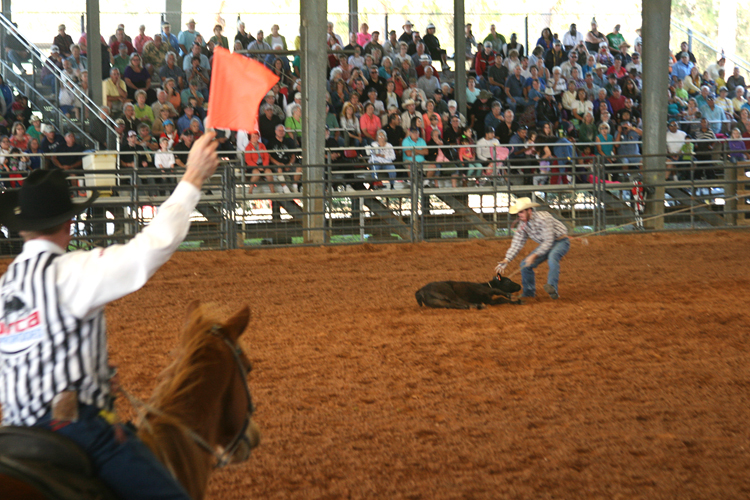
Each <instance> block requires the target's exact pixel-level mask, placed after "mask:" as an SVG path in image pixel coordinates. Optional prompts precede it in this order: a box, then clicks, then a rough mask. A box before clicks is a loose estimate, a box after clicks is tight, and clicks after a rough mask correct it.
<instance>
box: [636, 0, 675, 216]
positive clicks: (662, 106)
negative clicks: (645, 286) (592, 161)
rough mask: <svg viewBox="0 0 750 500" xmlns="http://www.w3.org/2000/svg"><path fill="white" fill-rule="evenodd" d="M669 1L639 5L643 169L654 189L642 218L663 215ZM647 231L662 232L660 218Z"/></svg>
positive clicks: (663, 0) (648, 182)
mask: <svg viewBox="0 0 750 500" xmlns="http://www.w3.org/2000/svg"><path fill="white" fill-rule="evenodd" d="M671 9H672V6H671V2H670V0H650V1H648V2H643V15H642V17H643V94H642V95H643V109H648V110H649V112H648V113H645V114H644V115H643V154H644V158H643V170H644V172H645V185H646V186H653V187H655V188H656V193H655V196H653V197H652V198H651V199H648V200H647V201H646V212H645V215H646V217H645V218H648V217H653V216H656V215H661V214H663V213H664V202H663V200H664V185H663V184H664V172H665V168H666V165H665V161H666V154H667V132H666V122H667V85H668V83H669V67H668V60H669V19H670V15H671ZM647 224H648V228H649V229H662V228H663V227H664V219H663V218H662V217H658V218H655V219H651V220H649V221H648V222H647Z"/></svg>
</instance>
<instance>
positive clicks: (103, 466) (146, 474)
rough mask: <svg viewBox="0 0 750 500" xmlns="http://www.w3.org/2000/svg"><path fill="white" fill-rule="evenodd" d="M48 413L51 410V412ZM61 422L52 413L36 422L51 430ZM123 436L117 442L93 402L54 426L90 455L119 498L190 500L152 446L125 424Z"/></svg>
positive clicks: (99, 472) (98, 471) (96, 468)
mask: <svg viewBox="0 0 750 500" xmlns="http://www.w3.org/2000/svg"><path fill="white" fill-rule="evenodd" d="M50 413H51V412H50ZM60 424H61V423H60V422H57V421H53V420H52V417H51V414H48V415H46V416H44V417H43V418H42V419H40V420H39V421H38V422H37V424H36V425H37V426H38V427H43V428H45V429H50V430H53V429H52V427H59V425H60ZM123 429H124V430H125V435H126V439H125V441H124V442H123V443H119V442H117V440H116V439H115V433H114V429H113V427H112V426H111V425H110V424H109V423H108V422H107V421H106V420H104V419H103V418H102V417H100V416H99V409H98V408H96V407H94V406H87V405H80V404H79V409H78V420H77V421H75V422H71V423H69V424H67V425H65V426H64V427H62V428H59V429H57V430H56V432H57V433H58V434H61V435H63V436H65V437H67V438H69V439H72V440H73V441H75V442H76V443H77V444H78V445H79V446H80V447H81V448H83V450H84V451H85V452H86V453H87V454H88V456H89V457H91V460H92V461H93V463H94V470H95V471H96V474H97V476H99V478H100V479H101V480H102V481H103V482H104V483H105V484H106V485H107V486H108V487H109V488H110V489H111V490H112V492H113V493H114V494H115V495H116V496H117V497H118V498H121V499H135V498H138V499H154V500H156V499H159V500H163V499H170V500H171V499H175V500H190V496H189V495H188V494H187V492H186V491H185V490H184V488H183V487H182V485H180V484H179V483H178V482H177V481H176V480H175V479H174V478H173V477H172V475H171V474H170V473H169V471H168V470H167V469H166V467H164V466H163V465H162V464H161V462H159V461H158V460H157V459H156V457H155V456H154V454H153V453H152V452H151V450H150V449H149V448H148V447H147V446H146V445H145V444H143V442H142V441H141V440H140V439H138V437H137V436H136V435H135V434H134V433H133V431H131V429H130V428H129V427H128V426H124V427H123Z"/></svg>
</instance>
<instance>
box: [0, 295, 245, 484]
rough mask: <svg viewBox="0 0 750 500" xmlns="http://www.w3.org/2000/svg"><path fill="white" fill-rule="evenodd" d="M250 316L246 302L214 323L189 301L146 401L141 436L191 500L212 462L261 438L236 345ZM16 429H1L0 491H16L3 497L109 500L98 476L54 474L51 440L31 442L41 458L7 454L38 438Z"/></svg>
mask: <svg viewBox="0 0 750 500" xmlns="http://www.w3.org/2000/svg"><path fill="white" fill-rule="evenodd" d="M249 320H250V310H249V309H248V308H247V307H245V308H244V309H242V310H240V311H239V312H238V313H236V314H235V315H234V316H232V317H231V318H229V319H228V320H226V321H224V322H219V321H218V320H217V319H216V318H215V317H213V316H212V315H210V314H208V311H207V308H206V307H204V306H201V305H200V304H199V303H198V302H193V303H192V304H190V306H189V307H188V313H187V321H186V324H185V328H184V330H183V334H182V342H181V346H180V349H179V350H178V356H177V358H176V359H175V360H174V362H172V364H171V365H170V366H168V367H167V368H166V369H165V370H164V372H162V374H161V375H160V380H161V381H160V383H159V384H158V386H157V387H156V390H155V391H154V395H153V396H152V398H151V401H150V404H148V405H145V407H146V416H145V418H143V419H142V422H141V424H140V426H139V430H138V436H139V437H140V438H141V439H142V440H143V442H144V443H146V444H147V445H148V446H149V447H150V448H151V450H153V452H154V454H155V455H156V456H157V457H158V458H159V460H160V461H161V462H162V463H164V464H165V465H166V467H167V468H168V469H169V470H170V471H172V473H173V474H174V475H175V477H176V478H177V479H178V480H179V481H180V483H181V484H182V485H183V486H184V487H185V489H186V490H187V492H188V493H189V494H190V496H191V497H192V498H194V499H202V498H203V496H204V495H205V491H206V485H207V483H208V477H209V474H210V471H211V470H212V469H213V468H214V466H217V465H218V466H223V465H227V464H228V463H237V462H242V461H244V460H247V459H248V458H249V457H250V452H251V450H252V449H253V448H254V447H256V446H257V445H258V444H259V442H260V432H259V430H258V427H257V425H256V424H255V423H254V422H253V420H252V412H253V405H252V400H251V397H250V391H249V389H248V386H247V372H248V371H249V369H250V362H249V361H248V359H247V358H246V357H245V355H244V353H243V352H242V350H241V349H240V347H239V343H238V342H239V337H240V335H241V334H242V332H243V331H244V330H245V328H246V327H247V324H248V321H249ZM6 429H7V428H6ZM18 430H19V431H21V433H20V434H15V435H14V434H13V433H12V432H9V433H8V434H5V433H0V450H2V451H0V491H4V492H9V491H10V492H13V491H18V492H19V496H11V497H7V496H6V495H5V493H4V494H3V495H2V497H3V498H4V499H6V498H24V499H33V498H37V497H35V496H33V495H32V494H31V491H32V489H35V490H36V491H37V492H38V493H39V496H38V498H54V499H57V498H59V499H67V498H79V499H86V498H110V496H111V495H108V494H107V493H103V494H102V492H100V491H99V492H97V490H98V489H99V486H100V485H98V484H97V482H96V479H95V478H90V477H89V478H83V480H81V481H79V482H80V483H81V484H82V485H83V486H80V487H79V486H73V487H71V480H70V476H71V474H73V471H70V470H63V471H61V474H60V475H59V477H58V476H56V475H55V474H51V473H50V463H49V458H50V457H49V456H45V450H46V451H47V452H49V450H50V449H51V447H50V445H49V444H48V443H45V444H43V445H40V446H36V448H38V449H39V450H40V452H41V453H40V454H39V456H38V457H30V456H28V455H29V453H20V455H19V454H15V455H13V456H6V455H5V454H6V450H10V449H21V450H28V449H29V448H33V447H30V446H29V445H28V443H29V439H37V438H36V437H35V436H34V437H31V436H29V435H28V434H29V432H28V431H29V429H28V428H19V429H18ZM34 432H36V431H34ZM46 432H49V431H46ZM50 434H52V435H51V436H49V435H48V436H45V437H44V438H53V440H54V441H56V442H55V443H54V445H55V446H57V445H59V444H60V443H58V442H57V441H59V439H57V438H61V436H58V435H55V434H54V433H50ZM74 451H76V450H74ZM78 451H79V454H80V450H78ZM37 464H42V466H43V468H44V469H43V473H41V474H34V473H33V471H34V466H35V465H37ZM69 464H70V460H65V459H58V460H57V465H59V466H61V467H62V468H63V469H65V468H66V465H69ZM14 465H18V466H19V467H14ZM90 469H91V468H90V467H89V468H88V474H90ZM83 475H84V476H85V475H86V473H84V474H83ZM61 478H64V479H61ZM79 479H80V478H79ZM87 479H88V480H87ZM19 480H20V481H21V482H19ZM55 481H59V482H58V484H54V483H55ZM21 483H23V484H21ZM29 485H31V487H33V488H31V487H30V486H29ZM92 485H93V486H92ZM6 486H7V488H6ZM71 488H74V489H75V488H78V490H75V491H74V492H73V494H72V495H71V494H70V491H68V492H66V493H65V494H59V495H58V494H57V492H58V491H62V490H64V489H67V490H70V489H71Z"/></svg>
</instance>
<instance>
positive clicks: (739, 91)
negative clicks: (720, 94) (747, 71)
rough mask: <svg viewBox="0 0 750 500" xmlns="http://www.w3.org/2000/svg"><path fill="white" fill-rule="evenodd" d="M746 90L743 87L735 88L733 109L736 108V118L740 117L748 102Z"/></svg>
mask: <svg viewBox="0 0 750 500" xmlns="http://www.w3.org/2000/svg"><path fill="white" fill-rule="evenodd" d="M744 95H745V88H744V87H743V86H737V87H735V88H734V98H732V107H733V108H734V114H735V117H738V116H739V114H740V111H741V110H742V108H743V106H745V105H746V104H747V100H746V99H745V97H744Z"/></svg>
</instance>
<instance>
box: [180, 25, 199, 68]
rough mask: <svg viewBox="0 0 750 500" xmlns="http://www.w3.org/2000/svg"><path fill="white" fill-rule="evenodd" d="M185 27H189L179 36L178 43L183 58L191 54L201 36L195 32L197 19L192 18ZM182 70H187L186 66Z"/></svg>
mask: <svg viewBox="0 0 750 500" xmlns="http://www.w3.org/2000/svg"><path fill="white" fill-rule="evenodd" d="M185 26H187V29H186V30H182V31H180V34H179V35H177V43H178V44H179V46H180V55H181V56H185V55H187V54H188V52H190V50H191V49H190V48H191V47H192V46H193V43H194V42H195V40H196V38H197V37H198V35H200V33H199V32H197V31H196V30H195V19H193V18H192V17H191V18H190V19H188V22H186V23H185ZM182 69H185V67H184V65H183V68H182Z"/></svg>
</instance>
